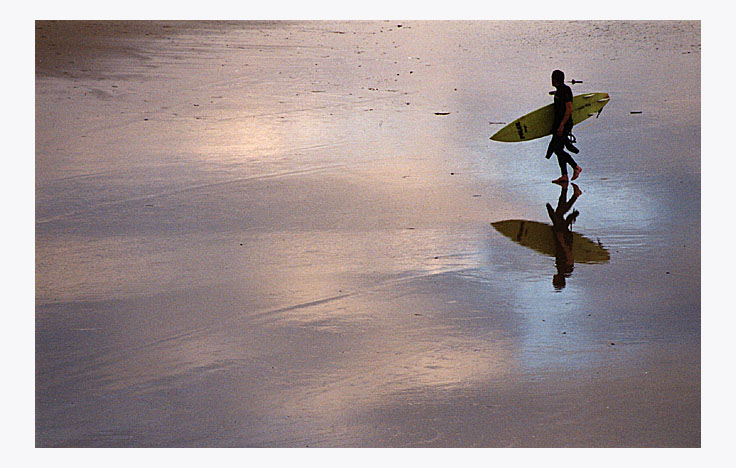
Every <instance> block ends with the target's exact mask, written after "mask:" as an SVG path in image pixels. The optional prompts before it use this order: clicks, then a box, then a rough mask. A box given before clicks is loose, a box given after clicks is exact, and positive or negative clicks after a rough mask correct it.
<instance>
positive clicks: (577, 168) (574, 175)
mask: <svg viewBox="0 0 736 468" xmlns="http://www.w3.org/2000/svg"><path fill="white" fill-rule="evenodd" d="M581 172H583V168H582V167H580V166H575V169H574V170H573V171H572V180H575V179H577V178H578V176H579V175H580V173H581Z"/></svg>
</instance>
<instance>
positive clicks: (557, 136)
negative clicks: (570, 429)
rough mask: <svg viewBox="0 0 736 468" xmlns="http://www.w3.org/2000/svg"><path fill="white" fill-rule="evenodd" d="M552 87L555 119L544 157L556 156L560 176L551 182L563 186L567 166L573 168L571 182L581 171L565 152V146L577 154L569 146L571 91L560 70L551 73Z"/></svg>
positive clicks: (566, 179)
mask: <svg viewBox="0 0 736 468" xmlns="http://www.w3.org/2000/svg"><path fill="white" fill-rule="evenodd" d="M552 86H554V87H555V89H556V91H555V92H554V97H555V101H554V110H555V119H554V122H553V124H552V140H551V141H550V142H549V147H548V148H547V156H546V157H547V158H549V157H550V156H551V155H552V153H555V154H556V155H557V162H558V163H559V164H560V172H561V173H562V175H561V176H560V177H559V178H558V179H555V180H553V181H552V182H555V183H558V184H565V183H567V182H568V181H569V179H568V177H567V165H568V164H569V165H570V167H572V168H573V173H572V180H575V179H577V178H578V176H579V175H580V172H581V171H582V170H583V169H582V168H581V167H580V166H578V165H577V163H576V162H575V160H574V159H572V156H570V154H569V153H567V152H566V151H565V146H567V147H568V148H569V149H570V150H571V151H574V152H577V151H576V150H577V148H574V147H572V148H570V146H572V145H571V144H570V132H571V131H572V90H571V89H570V87H569V86H567V85H566V84H565V74H564V73H563V72H562V71H561V70H555V71H553V72H552ZM573 148H574V149H573Z"/></svg>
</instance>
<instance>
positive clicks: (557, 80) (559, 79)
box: [552, 70, 565, 86]
mask: <svg viewBox="0 0 736 468" xmlns="http://www.w3.org/2000/svg"><path fill="white" fill-rule="evenodd" d="M564 82H565V74H564V73H563V72H562V70H555V71H553V72H552V86H558V85H561V84H563V83H564Z"/></svg>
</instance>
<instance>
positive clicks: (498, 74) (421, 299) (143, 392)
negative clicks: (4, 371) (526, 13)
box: [35, 21, 701, 447]
mask: <svg viewBox="0 0 736 468" xmlns="http://www.w3.org/2000/svg"><path fill="white" fill-rule="evenodd" d="M35 28H36V134H35V136H36V161H35V163H36V192H35V195H36V200H35V202H36V215H35V216H36V219H35V221H36V226H35V227H36V290H35V299H36V301H35V302H36V311H35V313H36V318H35V325H36V329H35V338H36V362H35V364H36V388H35V389H36V414H35V421H36V445H37V446H38V447H306V446H309V447H699V446H700V443H701V431H700V428H701V418H700V409H701V405H700V401H701V386H700V376H701V371H700V369H701V364H700V345H701V340H700V317H701V303H700V287H701V286H700V272H701V270H700V247H701V245H700V232H701V231H700V188H701V184H700V131H701V126H700V24H699V23H698V22H522V23H512V22H415V21H410V22H399V21H387V22H270V23H269V22H258V23H256V22H252V23H250V22H249V23H237V22H196V23H179V22H139V23H113V22H103V23H54V22H37V23H36V24H35ZM550 37H554V38H555V40H556V41H557V43H558V44H559V48H558V49H557V50H550V48H549V46H548V41H549V38H550ZM555 68H561V69H563V70H564V71H565V72H566V73H567V78H568V79H576V80H582V81H583V83H580V84H575V85H572V86H573V92H574V93H575V94H578V93H583V92H594V91H602V92H607V93H609V94H610V95H611V102H610V103H609V104H608V105H607V106H606V108H605V109H604V111H603V112H602V114H601V116H600V118H598V119H595V118H593V119H589V120H588V121H586V122H583V123H582V124H580V125H579V126H578V127H576V129H575V130H574V133H575V134H576V136H577V138H578V146H579V147H580V149H581V153H580V154H579V155H576V156H575V158H576V160H577V161H578V162H579V163H580V165H581V166H583V168H584V171H583V173H582V175H581V177H580V179H578V180H577V181H576V182H577V185H578V186H579V188H580V190H581V191H582V194H581V195H580V196H579V197H578V198H577V199H576V200H575V202H574V205H573V209H575V210H578V211H579V215H578V216H577V219H576V221H575V224H574V225H573V226H572V230H573V231H574V232H575V233H576V234H579V235H581V236H583V237H585V238H586V239H588V240H590V241H592V243H594V244H597V245H599V246H600V247H601V248H603V249H605V251H606V252H607V253H608V257H607V258H605V259H604V260H596V261H593V260H591V261H585V259H580V258H579V259H578V261H577V262H575V263H574V265H573V266H572V270H571V271H570V269H569V268H568V269H567V270H565V272H564V273H562V272H561V270H560V268H561V267H560V265H559V261H558V259H556V258H555V256H554V255H550V254H546V253H544V252H543V249H537V250H535V249H533V248H529V247H527V246H525V245H523V244H522V243H520V242H515V241H514V239H512V238H509V237H507V236H504V235H503V234H501V233H500V232H498V231H497V230H495V229H494V227H493V226H492V225H491V223H497V222H500V221H505V220H527V221H534V222H541V223H547V224H552V221H551V220H550V218H549V216H548V212H547V208H546V204H547V203H549V204H550V205H551V207H552V208H555V207H556V206H559V203H560V200H561V197H564V198H563V199H562V201H563V202H564V201H567V200H569V199H570V197H571V196H572V195H573V188H572V187H570V188H569V189H568V190H567V191H566V192H565V191H563V190H561V188H560V187H559V186H557V185H554V184H551V183H549V181H550V180H552V179H554V178H556V177H557V176H558V175H559V174H558V171H559V168H558V166H557V164H556V162H554V160H546V159H544V153H545V149H546V144H547V139H546V138H545V139H540V140H535V141H532V142H526V143H521V144H507V143H498V142H493V141H490V140H489V137H490V135H492V134H493V133H494V132H495V131H497V130H498V129H499V128H500V127H501V126H502V124H501V123H500V122H510V121H511V120H513V119H514V118H516V117H518V116H520V115H521V114H523V113H525V112H528V111H530V110H532V109H535V108H537V107H540V106H542V105H545V104H547V103H548V102H550V96H549V95H548V94H547V93H548V91H549V90H551V85H550V83H549V75H550V72H551V71H552V70H553V69H555ZM683 70H684V71H685V73H683ZM570 212H572V209H571V210H570ZM570 212H568V214H569V213H570Z"/></svg>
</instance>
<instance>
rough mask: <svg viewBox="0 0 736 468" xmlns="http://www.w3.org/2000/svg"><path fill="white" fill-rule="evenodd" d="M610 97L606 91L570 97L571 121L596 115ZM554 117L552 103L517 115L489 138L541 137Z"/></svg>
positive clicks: (500, 139)
mask: <svg viewBox="0 0 736 468" xmlns="http://www.w3.org/2000/svg"><path fill="white" fill-rule="evenodd" d="M610 100H611V98H610V97H609V96H608V93H586V94H578V95H577V96H573V98H572V123H573V125H577V124H579V123H580V122H582V121H583V120H585V119H587V118H589V117H592V116H594V115H598V114H599V113H600V112H601V111H602V110H603V107H604V106H605V105H606V104H608V101H610ZM554 119H555V111H554V104H548V105H546V106H544V107H540V108H539V109H537V110H535V111H533V112H530V113H528V114H526V115H523V116H521V117H519V118H518V119H516V120H514V121H513V122H511V123H510V124H508V125H506V126H505V127H503V128H502V129H501V130H499V131H498V132H496V133H495V134H494V135H493V136H492V137H491V140H494V141H505V142H518V141H529V140H534V139H536V138H542V137H544V136H547V135H551V134H552V123H553V122H554Z"/></svg>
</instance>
